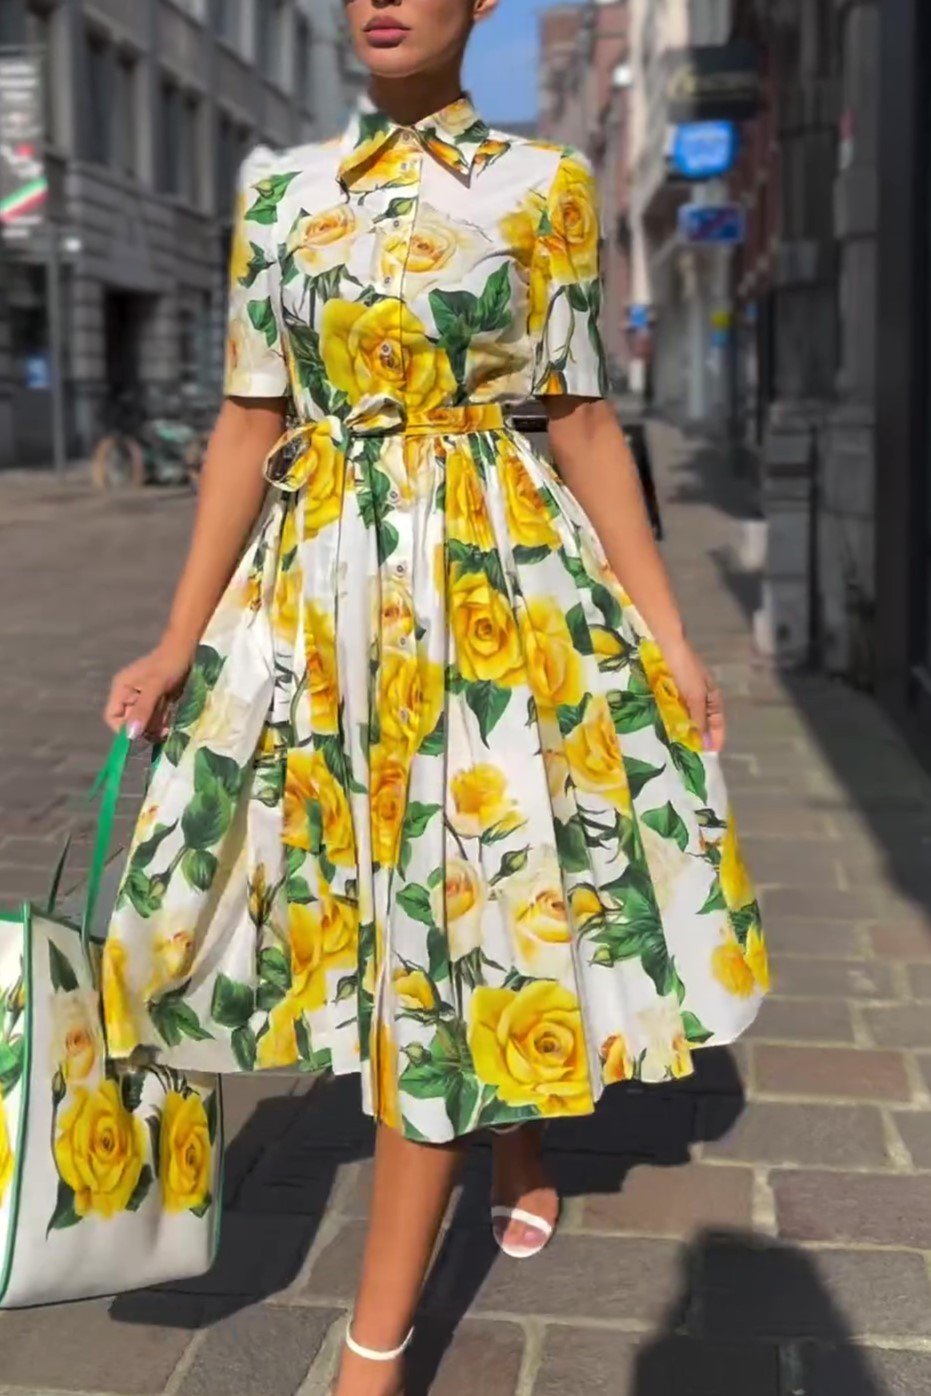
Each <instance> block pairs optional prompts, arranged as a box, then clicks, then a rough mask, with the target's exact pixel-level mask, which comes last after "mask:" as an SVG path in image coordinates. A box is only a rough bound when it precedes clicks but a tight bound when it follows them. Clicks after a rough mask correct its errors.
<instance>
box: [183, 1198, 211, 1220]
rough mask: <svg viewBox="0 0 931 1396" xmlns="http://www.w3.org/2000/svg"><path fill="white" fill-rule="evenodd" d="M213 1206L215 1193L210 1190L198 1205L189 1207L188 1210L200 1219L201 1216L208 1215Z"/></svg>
mask: <svg viewBox="0 0 931 1396" xmlns="http://www.w3.org/2000/svg"><path fill="white" fill-rule="evenodd" d="M212 1206H213V1194H212V1193H209V1192H208V1194H207V1196H206V1197H205V1198H204V1200H203V1202H198V1204H197V1206H196V1207H189V1208H188V1211H189V1212H190V1213H191V1216H192V1217H197V1219H198V1220H200V1218H201V1217H205V1216H206V1215H207V1213H208V1212H209V1211H210V1208H211V1207H212Z"/></svg>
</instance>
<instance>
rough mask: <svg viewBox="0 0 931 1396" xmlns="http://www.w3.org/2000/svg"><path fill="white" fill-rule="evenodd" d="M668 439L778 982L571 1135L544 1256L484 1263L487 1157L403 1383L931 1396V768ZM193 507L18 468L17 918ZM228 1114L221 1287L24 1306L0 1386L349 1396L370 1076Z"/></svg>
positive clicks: (698, 634)
mask: <svg viewBox="0 0 931 1396" xmlns="http://www.w3.org/2000/svg"><path fill="white" fill-rule="evenodd" d="M652 439H653V444H654V448H655V451H656V455H657V458H658V460H659V462H660V465H661V493H662V496H663V499H664V502H665V516H666V521H667V525H668V553H669V558H670V561H671V564H672V568H673V571H674V573H675V576H676V580H677V583H678V586H679V589H680V592H681V594H682V596H683V598H684V601H685V604H686V606H687V609H688V612H689V619H690V623H691V629H692V633H693V635H694V637H695V640H696V641H697V643H698V644H699V645H700V647H701V648H702V649H703V651H704V652H705V654H706V655H707V657H708V658H709V659H710V660H711V661H712V662H713V663H714V665H715V666H716V668H717V669H718V671H719V672H720V674H721V675H722V677H723V679H724V681H725V686H726V688H727V690H728V693H729V695H730V709H729V711H730V749H729V754H728V757H727V766H728V769H729V775H730V781H731V785H732V789H733V794H734V798H735V803H736V805H737V809H738V815H739V818H740V822H741V824H742V827H743V829H744V831H745V834H746V842H747V851H748V854H749V857H750V861H751V863H752V865H753V867H754V870H755V872H756V874H757V877H758V879H759V881H760V882H761V884H762V886H763V899H764V904H765V910H766V914H767V919H768V923H769V931H770V936H771V940H772V944H773V948H774V965H775V971H776V992H775V994H774V996H773V997H772V999H771V1001H770V1002H769V1003H768V1004H767V1005H766V1007H765V1009H764V1011H763V1014H762V1015H761V1018H760V1021H759V1023H758V1025H757V1027H756V1029H755V1030H754V1032H753V1034H752V1035H751V1037H750V1038H749V1039H748V1040H747V1041H746V1042H744V1043H741V1044H740V1045H739V1046H738V1047H737V1048H735V1049H733V1050H730V1051H718V1052H713V1053H711V1052H709V1053H706V1054H704V1055H703V1056H702V1058H701V1071H700V1073H699V1075H698V1077H697V1078H695V1079H694V1080H693V1081H690V1082H686V1083H682V1084H680V1085H678V1086H676V1087H670V1088H653V1089H652V1090H650V1091H642V1090H635V1089H620V1090H618V1091H616V1092H613V1093H611V1094H610V1095H609V1097H608V1098H607V1099H606V1101H605V1108H604V1109H603V1110H601V1111H600V1112H599V1114H598V1115H597V1116H596V1118H595V1119H594V1120H592V1121H589V1122H580V1123H578V1124H573V1125H571V1126H570V1125H560V1126H557V1127H554V1128H553V1129H552V1131H551V1133H550V1146H551V1149H552V1158H553V1162H554V1166H555V1168H556V1171H557V1173H558V1176H559V1179H560V1183H561V1186H562V1188H563V1191H564V1194H565V1197H566V1205H565V1213H564V1218H563V1224H562V1226H561V1229H560V1232H559V1234H558V1236H557V1238H556V1239H555V1241H554V1242H553V1244H552V1246H551V1247H550V1248H549V1249H548V1250H547V1251H546V1252H545V1253H544V1255H542V1256H541V1257H539V1258H538V1259H536V1260H534V1261H533V1262H532V1263H530V1264H525V1265H519V1264H514V1263H512V1262H509V1261H506V1260H504V1259H503V1258H502V1257H499V1256H498V1255H496V1253H495V1251H494V1249H493V1247H492V1246H491V1245H490V1244H489V1240H488V1226H487V1220H486V1215H485V1206H486V1193H487V1151H486V1150H485V1149H484V1148H482V1147H481V1146H477V1147H476V1148H475V1149H474V1150H473V1153H472V1155H471V1156H470V1159H469V1164H468V1167H467V1171H466V1175H465V1179H464V1185H463V1188H462V1191H461V1193H460V1195H459V1196H458V1198H457V1199H456V1205H455V1207H454V1209H453V1211H452V1215H451V1218H450V1225H449V1228H448V1230H447V1232H446V1236H445V1240H444V1243H443V1246H442V1250H441V1252H440V1254H439V1257H438V1261H437V1264H436V1267H435V1270H434V1275H433V1279H432V1282H431V1286H430V1290H429V1294H428V1296H427V1298H426V1301H425V1304H424V1316H423V1319H422V1321H421V1325H420V1329H419V1333H418V1340H417V1344H416V1346H415V1349H414V1352H413V1367H414V1374H413V1380H412V1383H411V1386H410V1390H411V1393H426V1392H427V1391H431V1392H433V1393H434V1394H435V1396H457V1394H458V1393H465V1392H467V1391H468V1392H471V1391H473V1390H479V1391H481V1392H482V1396H575V1393H586V1396H587V1393H604V1396H609V1393H610V1396H929V1394H931V1278H929V1276H931V1272H929V1261H931V914H929V911H928V907H929V903H931V782H929V781H928V779H927V778H926V777H925V776H924V775H922V774H921V773H920V771H919V770H918V769H917V767H916V765H915V762H914V761H913V759H912V758H911V756H910V755H909V753H908V752H907V751H906V750H905V749H904V747H903V746H902V744H901V743H900V742H899V741H898V739H897V737H896V735H895V734H894V732H893V731H892V730H891V729H890V727H889V726H888V724H887V723H886V721H885V720H884V718H883V717H882V716H881V715H880V714H879V713H878V712H877V710H876V709H875V707H874V706H873V705H872V703H871V702H870V701H869V700H868V699H866V698H865V697H862V696H859V695H857V694H854V693H852V692H850V691H849V690H847V689H846V688H844V687H843V686H841V685H835V684H832V683H828V682H826V681H824V680H820V679H810V678H794V677H793V678H787V679H779V678H777V677H776V676H774V675H773V674H772V673H770V672H769V671H768V670H767V669H766V668H765V667H763V666H759V665H757V664H756V663H755V662H754V660H753V657H752V654H751V650H750V646H749V640H748V624H749V622H748V610H749V608H750V607H751V606H752V604H753V586H752V579H748V578H746V577H744V576H742V575H741V574H740V573H739V572H737V571H735V569H734V568H733V566H732V564H731V561H730V559H731V545H732V543H733V541H734V532H735V518H736V517H737V516H738V515H739V513H740V503H741V501H740V492H739V490H738V489H737V487H736V486H735V485H734V484H733V483H732V482H730V481H729V480H728V479H726V478H725V476H724V472H723V471H722V470H721V467H720V466H719V465H718V463H717V462H716V460H715V458H714V456H713V454H712V453H710V452H707V451H702V450H696V449H693V448H692V447H690V446H688V445H687V443H685V442H683V441H682V440H681V438H679V437H678V436H677V435H676V434H675V433H673V432H672V431H670V430H669V429H667V428H661V427H656V428H653V429H652ZM189 517H190V500H189V499H188V498H187V497H184V496H171V495H167V494H161V495H157V494H154V493H147V494H144V495H142V496H139V497H137V498H128V497H126V498H121V499H117V500H115V501H114V500H108V501H100V500H96V499H94V498H92V497H91V496H89V495H87V494H86V493H85V492H84V491H83V489H82V488H81V487H80V485H78V484H73V485H66V486H54V485H52V484H50V483H41V482H40V483H36V482H32V483H29V484H23V483H20V482H13V483H11V482H6V481H3V480H2V478H0V520H2V522H0V540H2V543H3V547H2V549H0V573H2V576H0V592H2V595H3V596H4V597H5V600H6V604H5V606H4V608H3V612H2V617H0V637H2V641H0V643H2V652H3V654H4V658H5V663H4V665H3V666H2V674H0V704H2V712H3V723H2V748H0V895H2V896H3V897H4V899H5V900H9V899H10V898H12V897H13V896H15V895H19V896H23V895H35V896H39V895H41V894H42V892H43V891H44V889H45V886H46V884H47V875H48V869H49V867H50V865H51V863H52V862H53V861H54V857H55V853H56V850H57V845H58V841H59V839H60V836H61V831H62V829H63V827H64V826H65V824H66V823H67V822H68V820H69V819H70V818H73V817H74V810H75V801H76V800H78V799H79V797H80V796H81V794H82V793H83V791H84V789H85V788H86V784H87V781H88V779H89V777H90V775H91V774H92V771H93V769H94V768H95V766H96V764H97V762H98V761H99V759H100V756H101V754H102V752H103V750H104V747H105V738H104V737H103V735H102V733H101V730H100V728H99V726H98V719H97V710H98V708H99V706H100V702H101V700H102V695H103V692H104V689H105V681H106V678H107V676H108V674H109V672H110V671H111V670H112V668H113V667H114V666H115V665H117V664H118V663H119V662H121V661H123V660H125V659H126V658H128V657H130V656H132V655H133V654H134V653H135V652H136V651H137V650H138V649H139V646H140V645H141V644H144V643H145V642H146V641H147V640H149V639H150V638H151V637H152V636H153V635H154V633H155V630H156V628H157V625H158V623H159V619H160V617H161V616H162V615H163V612H164V607H165V603H166V598H167V595H168V591H169V587H170V582H171V578H172V576H173V574H174V572H175V571H176V569H177V566H178V562H179V559H180V553H181V549H182V547H183V541H184V538H185V535H186V531H187V528H188V523H189ZM139 775H140V772H137V778H138V777H139ZM126 803H127V815H128V814H129V813H130V810H131V805H132V796H130V797H129V798H128V800H127V802H126ZM79 817H80V820H81V821H82V822H83V823H85V824H86V812H85V811H83V810H81V811H79ZM227 1096H228V1116H229V1126H230V1128H229V1133H230V1135H231V1137H232V1143H231V1147H230V1154H229V1169H228V1180H227V1202H228V1212H227V1218H226V1226H225V1236H224V1244H223V1248H222V1254H221V1257H220V1260H219V1263H218V1265H217V1266H216V1268H215V1270H214V1272H213V1273H212V1274H211V1275H210V1276H208V1277H207V1278H206V1279H205V1280H202V1281H199V1282H197V1283H196V1284H188V1285H184V1286H178V1287H174V1288H171V1289H169V1290H164V1291H159V1292H152V1293H143V1294H137V1295H129V1296H124V1297H122V1298H119V1299H117V1300H115V1301H112V1302H105V1303H91V1304H85V1305H75V1306H69V1307H65V1308H60V1309H56V1310H54V1311H48V1312H33V1313H6V1314H2V1315H0V1354H2V1356H0V1393H7V1396H14V1393H15V1396H27V1393H28V1394H29V1396H44V1393H51V1392H55V1393H72V1396H87V1394H88V1393H99V1394H101V1396H135V1394H136V1393H153V1396H154V1394H155V1393H159V1394H160V1396H161V1394H162V1393H164V1396H169V1393H170V1396H298V1394H300V1396H318V1394H319V1393H322V1392H323V1391H325V1389H326V1379H327V1369H328V1366H329V1364H330V1362H331V1360H332V1357H333V1354H334V1353H335V1350H336V1347H337V1344H338V1341H339V1332H340V1325H341V1323H342V1322H343V1320H344V1315H345V1312H346V1309H347V1306H348V1304H349V1301H350V1296H351V1294H352V1290H353V1283H354V1277H355V1271H356V1265H357V1259H358V1255H359V1249H360V1244H361V1239H362V1233H363V1217H364V1211H365V1200H366V1189H367V1185H368V1175H369V1167H370V1164H369V1158H370V1151H371V1135H370V1131H369V1128H368V1127H367V1125H366V1123H365V1121H363V1120H362V1119H361V1117H360V1116H359V1113H358V1110H357V1107H356V1102H355V1097H354V1091H353V1088H352V1085H351V1083H345V1082H342V1083H337V1084H335V1085H333V1084H318V1085H316V1086H314V1087H313V1088H312V1089H310V1087H309V1083H307V1082H302V1081H295V1080H294V1079H292V1078H267V1079H258V1080H251V1081H245V1082H239V1083H237V1084H235V1085H233V1086H232V1087H230V1088H229V1090H228V1092H227Z"/></svg>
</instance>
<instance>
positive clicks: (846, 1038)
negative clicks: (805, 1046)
mask: <svg viewBox="0 0 931 1396" xmlns="http://www.w3.org/2000/svg"><path fill="white" fill-rule="evenodd" d="M749 1036H750V1038H759V1039H763V1040H766V1041H771V1042H854V1041H855V1038H854V1031H853V1019H852V1018H851V1016H850V1009H849V1008H848V1006H847V1004H846V1003H843V1002H841V1001H840V1000H839V999H805V1000H800V999H782V998H770V999H767V1000H766V1002H765V1003H764V1004H763V1007H762V1008H761V1009H760V1015H759V1017H758V1018H757V1020H756V1022H755V1023H754V1025H753V1027H752V1028H751V1029H750V1034H749Z"/></svg>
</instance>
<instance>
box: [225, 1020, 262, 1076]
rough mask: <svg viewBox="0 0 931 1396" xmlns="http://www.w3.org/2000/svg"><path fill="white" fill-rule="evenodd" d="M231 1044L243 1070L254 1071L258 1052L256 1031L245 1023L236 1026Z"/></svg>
mask: <svg viewBox="0 0 931 1396" xmlns="http://www.w3.org/2000/svg"><path fill="white" fill-rule="evenodd" d="M230 1045H231V1046H232V1048H233V1056H234V1057H235V1058H236V1061H237V1062H238V1064H239V1067H240V1070H242V1071H254V1070H255V1059H256V1055H257V1053H258V1043H257V1042H256V1040H255V1033H254V1032H253V1031H252V1029H251V1028H250V1027H249V1026H248V1024H246V1023H244V1024H243V1025H242V1026H241V1027H238V1028H234V1029H233V1032H232V1034H231V1036H230Z"/></svg>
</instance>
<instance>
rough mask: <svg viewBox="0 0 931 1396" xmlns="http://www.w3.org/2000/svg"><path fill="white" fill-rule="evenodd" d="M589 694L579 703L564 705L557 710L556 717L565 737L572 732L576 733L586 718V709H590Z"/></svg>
mask: <svg viewBox="0 0 931 1396" xmlns="http://www.w3.org/2000/svg"><path fill="white" fill-rule="evenodd" d="M588 700H589V694H587V693H586V694H585V696H584V697H583V698H582V700H581V702H579V703H572V704H569V703H563V704H562V706H561V707H558V708H557V709H556V717H557V719H558V721H559V730H560V732H561V733H562V735H563V736H564V737H565V736H567V735H568V734H569V733H570V732H574V731H575V729H576V727H578V725H579V723H580V722H582V721H583V720H584V718H585V709H586V708H587V707H588Z"/></svg>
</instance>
